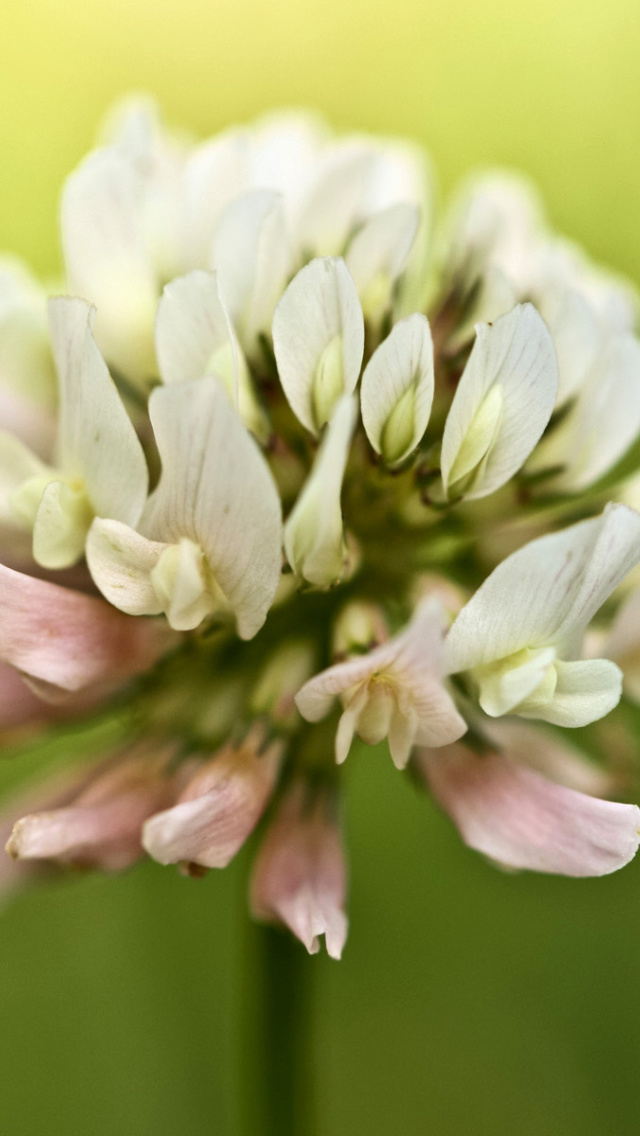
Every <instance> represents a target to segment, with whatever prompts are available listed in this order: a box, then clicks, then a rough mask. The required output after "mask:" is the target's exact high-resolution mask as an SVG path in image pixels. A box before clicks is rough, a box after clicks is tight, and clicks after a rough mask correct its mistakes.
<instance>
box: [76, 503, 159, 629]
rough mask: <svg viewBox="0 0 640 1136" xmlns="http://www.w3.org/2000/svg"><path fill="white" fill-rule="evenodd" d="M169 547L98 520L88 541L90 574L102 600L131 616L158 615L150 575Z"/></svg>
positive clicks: (125, 527)
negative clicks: (102, 597)
mask: <svg viewBox="0 0 640 1136" xmlns="http://www.w3.org/2000/svg"><path fill="white" fill-rule="evenodd" d="M166 547H167V546H166V545H165V544H161V543H159V542H157V541H153V540H147V538H146V537H144V536H141V535H140V533H137V532H134V530H133V529H131V528H129V526H128V525H123V524H122V523H121V522H120V521H108V520H100V518H96V519H95V521H94V522H93V524H92V526H91V529H90V530H89V536H88V537H87V549H86V552H87V563H88V565H89V571H90V572H91V575H92V576H93V579H94V581H95V583H96V584H97V586H98V587H99V588H100V591H101V592H102V594H103V596H104V597H105V598H106V599H108V600H109V603H111V604H113V606H114V607H117V608H119V609H120V611H125V612H126V613H127V614H128V615H158V613H159V612H161V611H162V604H161V602H160V600H159V598H158V595H157V593H156V591H155V589H154V587H153V584H152V582H151V573H152V571H153V569H154V568H155V566H156V564H157V563H158V560H159V559H160V557H161V555H162V553H163V551H164V549H165V548H166Z"/></svg>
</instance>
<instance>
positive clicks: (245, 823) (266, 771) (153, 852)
mask: <svg viewBox="0 0 640 1136" xmlns="http://www.w3.org/2000/svg"><path fill="white" fill-rule="evenodd" d="M280 758H281V748H280V746H279V744H277V743H276V744H273V745H271V746H270V747H269V748H268V749H267V750H266V751H265V752H263V753H260V752H259V744H256V739H255V737H254V736H253V735H250V736H249V738H248V739H247V741H246V742H245V744H244V745H243V746H241V747H239V748H238V749H236V748H234V747H233V746H228V747H227V748H226V749H224V750H222V751H221V752H220V753H218V754H216V756H215V757H214V758H212V759H211V760H209V761H207V762H206V763H205V764H204V765H203V766H202V768H201V769H200V770H199V771H198V772H197V773H196V774H195V776H194V777H193V778H192V779H191V781H190V782H189V783H188V785H187V786H186V788H185V789H184V791H183V793H182V794H181V796H180V798H179V800H178V803H177V804H176V805H174V806H173V808H170V809H167V810H166V811H165V812H161V813H158V814H157V815H156V816H154V817H152V818H151V819H150V820H148V821H147V823H146V824H145V827H144V835H143V844H144V847H145V848H146V850H147V852H148V853H149V855H150V856H152V857H153V858H154V860H158V861H159V862H160V863H161V864H175V863H178V862H179V861H185V862H187V863H194V864H200V865H201V866H202V867H204V868H225V867H226V866H227V864H228V863H229V861H230V860H231V859H233V857H234V856H235V854H236V853H237V852H238V851H239V849H240V848H241V847H242V845H243V844H244V842H245V840H246V839H247V837H248V836H249V835H250V833H251V832H252V831H253V829H254V828H255V826H256V824H257V823H258V820H259V819H260V817H261V815H262V813H263V811H264V809H265V807H266V805H267V802H268V800H269V798H270V796H271V793H272V792H273V788H274V785H275V782H276V778H277V775H278V771H279V768H280Z"/></svg>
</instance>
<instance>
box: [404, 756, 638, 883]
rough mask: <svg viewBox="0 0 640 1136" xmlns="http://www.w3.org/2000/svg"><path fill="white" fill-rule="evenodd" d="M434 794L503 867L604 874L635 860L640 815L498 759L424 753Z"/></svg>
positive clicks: (470, 840) (465, 834) (471, 840)
mask: <svg viewBox="0 0 640 1136" xmlns="http://www.w3.org/2000/svg"><path fill="white" fill-rule="evenodd" d="M419 760H420V765H421V768H422V769H423V771H424V773H425V776H426V779H427V781H428V784H429V786H430V788H431V791H432V793H433V795H434V797H435V798H436V800H437V801H438V803H439V804H440V805H441V807H442V808H443V809H444V810H445V812H447V813H448V814H449V815H450V816H451V818H452V820H453V821H454V823H455V825H456V827H457V828H458V829H459V831H460V834H461V836H462V838H463V840H464V841H465V843H466V844H468V845H469V846H470V847H471V848H475V849H476V850H477V851H478V852H482V853H484V855H485V856H489V857H490V858H491V859H492V860H495V861H497V862H498V863H499V864H504V865H505V866H508V867H511V868H525V869H529V870H531V871H536V872H551V873H556V874H560V875H565V876H602V875H606V874H607V873H609V872H614V871H616V869H618V868H622V867H623V866H624V865H625V864H627V863H628V862H629V861H630V860H631V859H633V857H634V855H635V853H636V851H637V848H638V841H639V831H638V830H639V829H640V809H638V808H637V806H636V805H623V804H615V803H614V802H612V801H601V800H598V799H597V798H595V797H589V796H586V795H585V794H584V793H578V792H576V791H575V790H574V789H567V788H566V787H565V786H564V785H555V784H554V783H553V782H551V781H547V780H546V778H544V777H541V776H540V775H539V774H538V773H535V772H534V771H533V770H532V769H527V768H526V767H524V766H522V765H518V764H517V763H516V762H514V761H512V760H511V759H510V758H508V757H504V756H499V755H498V754H476V753H473V752H472V751H471V750H469V749H467V748H466V747H465V746H461V745H458V746H452V747H451V748H450V749H447V750H444V749H440V750H435V751H433V752H430V751H424V752H423V753H422V754H421V755H420V758H419Z"/></svg>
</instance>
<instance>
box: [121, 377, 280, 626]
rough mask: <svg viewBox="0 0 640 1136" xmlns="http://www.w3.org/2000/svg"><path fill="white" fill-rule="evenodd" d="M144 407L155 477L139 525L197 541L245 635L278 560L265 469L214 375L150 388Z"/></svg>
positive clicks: (276, 507)
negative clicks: (156, 461) (156, 455)
mask: <svg viewBox="0 0 640 1136" xmlns="http://www.w3.org/2000/svg"><path fill="white" fill-rule="evenodd" d="M149 413H150V416H151V422H152V425H153V429H154V433H155V436H156V441H157V443H158V450H159V452H160V457H161V459H162V475H161V478H160V483H159V485H158V488H157V489H156V490H155V492H154V493H153V494H152V496H151V497H150V498H149V502H148V506H147V508H146V510H145V514H144V517H143V524H142V525H141V530H142V532H143V533H144V534H145V535H146V536H147V537H149V539H151V540H154V541H159V542H164V543H168V544H178V543H179V542H180V540H181V539H182V538H183V537H186V538H188V539H189V540H191V541H194V542H195V543H196V544H199V545H200V547H201V548H202V550H203V552H204V554H205V556H206V559H207V562H208V565H209V568H210V569H211V572H212V573H213V576H214V578H215V582H216V585H217V586H218V587H219V588H220V590H221V591H222V593H223V595H224V596H225V598H226V600H227V602H228V604H229V606H230V607H231V609H232V610H233V612H234V613H235V615H236V618H237V621H238V633H239V635H240V637H241V638H243V639H250V638H251V637H252V636H253V635H255V634H256V632H257V631H259V629H260V627H261V626H262V624H263V623H264V621H265V619H266V616H267V612H268V610H269V607H270V606H271V603H272V600H273V597H274V595H275V592H276V589H277V587H278V583H279V580H280V569H281V563H282V552H281V547H282V521H281V512H280V501H279V498H278V492H277V489H276V487H275V484H274V481H273V477H272V475H271V472H270V470H269V467H268V466H267V463H266V462H265V460H264V458H263V457H262V454H261V453H260V451H259V449H258V447H257V445H256V444H255V442H254V441H253V439H252V438H251V436H250V435H249V434H248V433H247V431H246V429H245V428H244V426H243V425H242V423H241V421H240V419H239V417H238V415H237V414H236V412H235V410H234V409H233V407H232V406H230V404H229V400H228V398H227V395H226V392H225V389H224V387H223V386H222V384H221V383H220V382H219V381H218V380H216V379H213V378H204V379H196V380H191V381H189V382H184V383H175V384H172V385H171V386H167V387H160V388H157V389H156V390H155V391H154V392H153V394H152V395H151V398H150V400H149Z"/></svg>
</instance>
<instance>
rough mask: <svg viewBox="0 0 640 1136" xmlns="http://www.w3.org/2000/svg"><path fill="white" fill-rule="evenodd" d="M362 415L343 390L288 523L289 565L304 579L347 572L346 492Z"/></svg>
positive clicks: (323, 580)
mask: <svg viewBox="0 0 640 1136" xmlns="http://www.w3.org/2000/svg"><path fill="white" fill-rule="evenodd" d="M356 414H357V405H356V401H355V399H354V398H353V396H352V395H343V397H342V399H341V400H340V402H339V403H338V406H337V407H336V410H335V412H334V415H333V418H332V419H331V421H330V423H329V425H328V426H327V432H326V434H325V437H324V438H323V440H322V444H321V446H320V449H319V451H318V455H317V457H316V460H315V464H314V466H313V469H312V471H311V474H310V475H309V479H308V480H307V482H306V483H305V485H304V486H303V488H302V492H301V493H300V496H299V497H298V500H297V501H296V503H295V505H294V508H293V510H292V512H291V513H290V515H289V517H288V518H287V521H286V523H285V526H284V548H285V552H286V554H287V560H288V561H289V564H290V565H291V567H292V568H293V570H294V572H295V573H296V575H297V576H299V577H300V579H302V580H306V581H307V582H308V583H309V584H313V585H314V586H315V587H317V588H328V587H330V586H331V585H332V584H334V583H335V582H336V581H337V580H339V579H340V578H341V577H342V576H343V574H344V571H345V559H346V556H345V543H344V534H343V527H342V509H341V507H340V495H341V492H342V479H343V477H344V471H345V468H346V464H347V459H348V456H349V447H350V444H351V436H352V434H353V429H354V426H355V420H356Z"/></svg>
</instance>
